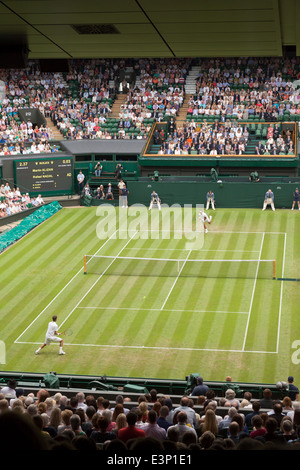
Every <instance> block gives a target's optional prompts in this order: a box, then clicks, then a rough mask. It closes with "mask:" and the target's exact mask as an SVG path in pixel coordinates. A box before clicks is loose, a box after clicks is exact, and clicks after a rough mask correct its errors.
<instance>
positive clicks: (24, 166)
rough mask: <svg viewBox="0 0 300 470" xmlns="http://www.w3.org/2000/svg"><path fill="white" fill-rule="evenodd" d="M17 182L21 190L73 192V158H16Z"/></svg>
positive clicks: (31, 191) (44, 192)
mask: <svg viewBox="0 0 300 470" xmlns="http://www.w3.org/2000/svg"><path fill="white" fill-rule="evenodd" d="M14 170H15V184H16V186H19V188H20V191H21V192H28V193H33V194H34V193H41V194H47V193H48V194H49V193H55V194H71V193H72V192H73V160H72V158H68V157H59V158H57V157H52V158H50V157H49V158H39V159H34V158H33V159H27V160H25V159H24V160H15V161H14Z"/></svg>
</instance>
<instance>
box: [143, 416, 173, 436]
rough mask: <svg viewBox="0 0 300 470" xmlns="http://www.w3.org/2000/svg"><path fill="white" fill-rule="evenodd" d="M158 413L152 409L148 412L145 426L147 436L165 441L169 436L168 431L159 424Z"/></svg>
mask: <svg viewBox="0 0 300 470" xmlns="http://www.w3.org/2000/svg"><path fill="white" fill-rule="evenodd" d="M157 418H158V416H157V413H156V411H155V410H153V409H152V410H150V411H149V413H148V418H147V423H146V424H145V426H144V427H143V431H145V435H146V437H153V438H155V439H158V440H159V441H163V440H164V439H166V437H167V431H166V430H165V429H164V428H162V427H161V426H159V425H158V424H157Z"/></svg>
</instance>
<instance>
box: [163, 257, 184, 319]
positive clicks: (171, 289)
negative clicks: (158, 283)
mask: <svg viewBox="0 0 300 470" xmlns="http://www.w3.org/2000/svg"><path fill="white" fill-rule="evenodd" d="M190 254H191V250H189V252H188V255H187V257H186V259H185V261H184V263H183V264H182V266H181V269H180V270H179V272H178V274H177V277H176V279H175V281H174V282H173V285H172V287H171V289H170V291H169V293H168V295H167V297H166V299H165V301H164V303H163V305H162V307H161V310H163V309H164V306H165V305H166V303H167V301H168V299H169V297H170V295H171V293H172V290H173V289H174V287H175V284H176V282H177V281H178V279H179V276H180V274H181V271H182V270H183V268H184V266H185V263H186V262H187V260H188V257H189V256H190Z"/></svg>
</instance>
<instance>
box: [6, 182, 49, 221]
mask: <svg viewBox="0 0 300 470" xmlns="http://www.w3.org/2000/svg"><path fill="white" fill-rule="evenodd" d="M42 204H44V200H43V198H42V196H41V194H39V195H38V196H36V197H35V196H32V197H30V195H29V193H23V194H22V193H21V191H20V188H19V187H17V188H14V187H13V188H11V187H10V185H9V184H8V183H5V184H2V185H1V187H0V218H2V217H6V216H7V215H13V214H17V213H19V212H23V211H24V210H26V209H29V208H31V207H37V206H40V205H42Z"/></svg>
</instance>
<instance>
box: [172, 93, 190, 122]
mask: <svg viewBox="0 0 300 470" xmlns="http://www.w3.org/2000/svg"><path fill="white" fill-rule="evenodd" d="M191 96H193V95H192V94H185V97H184V100H183V103H182V106H181V107H180V109H179V111H178V114H177V116H176V127H177V129H178V128H181V127H183V123H184V122H186V117H187V110H188V107H189V100H190V98H191Z"/></svg>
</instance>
